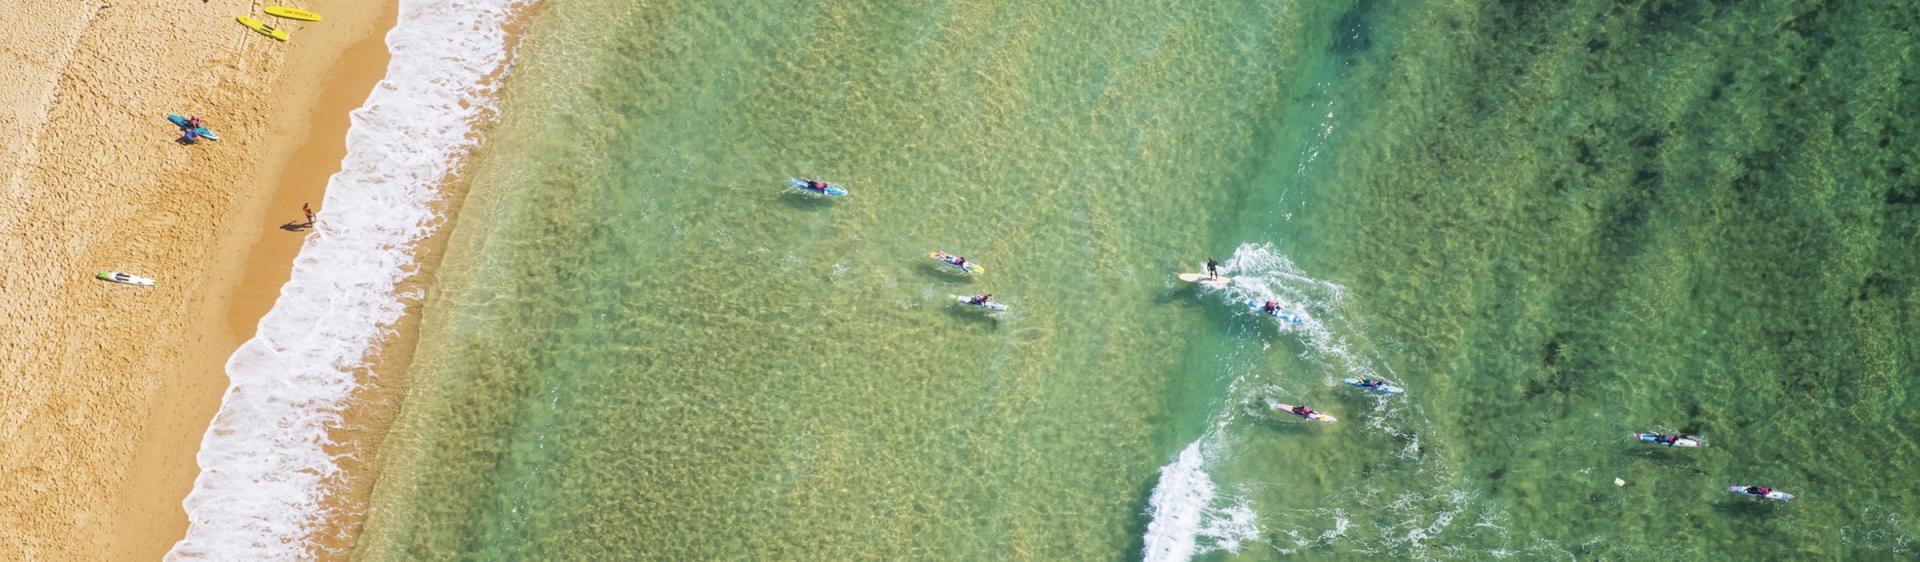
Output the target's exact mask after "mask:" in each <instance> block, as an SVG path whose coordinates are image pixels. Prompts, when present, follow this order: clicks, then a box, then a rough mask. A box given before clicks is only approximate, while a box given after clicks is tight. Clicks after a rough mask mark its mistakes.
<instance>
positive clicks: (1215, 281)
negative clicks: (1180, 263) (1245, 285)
mask: <svg viewBox="0 0 1920 562" xmlns="http://www.w3.org/2000/svg"><path fill="white" fill-rule="evenodd" d="M1180 280H1181V281H1186V282H1188V283H1196V284H1200V285H1206V286H1208V287H1225V286H1227V285H1230V284H1232V283H1233V278H1232V277H1227V276H1225V275H1222V276H1219V277H1208V276H1207V274H1205V273H1182V274H1180Z"/></svg>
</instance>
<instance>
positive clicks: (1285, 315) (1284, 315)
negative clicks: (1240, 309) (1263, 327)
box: [1247, 300, 1304, 324]
mask: <svg viewBox="0 0 1920 562" xmlns="http://www.w3.org/2000/svg"><path fill="white" fill-rule="evenodd" d="M1247 306H1249V307H1252V308H1253V311H1254V312H1258V313H1261V314H1265V315H1267V316H1272V317H1274V318H1278V319H1280V320H1282V321H1285V322H1292V323H1295V324H1299V323H1301V322H1304V320H1301V319H1300V317H1299V316H1295V315H1293V314H1292V313H1290V312H1287V311H1286V310H1285V309H1282V310H1275V311H1273V312H1267V303H1263V302H1260V301H1257V300H1249V301H1247Z"/></svg>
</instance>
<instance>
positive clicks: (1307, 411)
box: [1293, 404, 1317, 418]
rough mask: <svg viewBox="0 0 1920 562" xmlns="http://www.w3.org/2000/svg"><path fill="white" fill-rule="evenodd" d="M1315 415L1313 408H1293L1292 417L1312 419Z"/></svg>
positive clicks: (1304, 406)
mask: <svg viewBox="0 0 1920 562" xmlns="http://www.w3.org/2000/svg"><path fill="white" fill-rule="evenodd" d="M1315 413H1317V412H1314V411H1313V408H1308V407H1306V405H1304V404H1303V405H1299V406H1294V407H1293V415H1296V416H1300V417H1303V418H1312V417H1313V415H1314V414H1315Z"/></svg>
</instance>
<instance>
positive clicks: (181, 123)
mask: <svg viewBox="0 0 1920 562" xmlns="http://www.w3.org/2000/svg"><path fill="white" fill-rule="evenodd" d="M167 120H168V121H172V122H173V124H174V126H177V127H180V130H182V131H185V130H188V129H187V123H188V121H187V118H185V117H181V116H178V115H168V116H167ZM191 130H192V131H193V134H195V135H199V136H201V137H203V138H206V139H207V140H210V141H218V140H220V135H216V134H213V131H209V130H207V128H206V127H194V128H193V129H191Z"/></svg>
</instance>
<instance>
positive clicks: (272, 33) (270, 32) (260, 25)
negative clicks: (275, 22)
mask: <svg viewBox="0 0 1920 562" xmlns="http://www.w3.org/2000/svg"><path fill="white" fill-rule="evenodd" d="M233 19H234V21H238V22H240V25H244V26H247V28H249V29H252V30H254V31H258V32H260V34H261V35H265V36H268V37H272V38H274V39H279V40H281V41H286V40H287V39H288V37H287V32H285V31H281V30H278V29H274V27H273V26H271V25H267V24H266V22H262V21H260V20H257V19H253V18H250V17H247V16H234V17H233Z"/></svg>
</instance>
